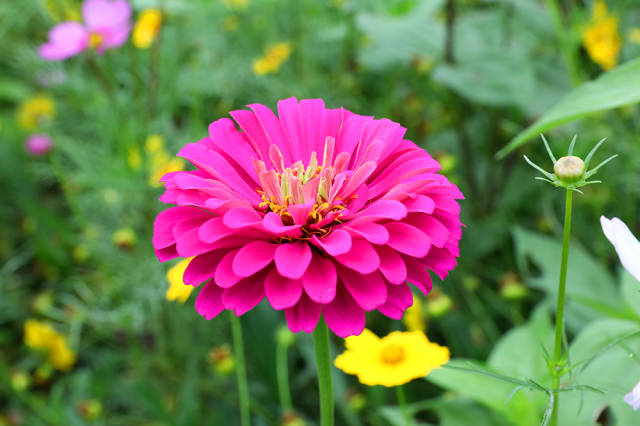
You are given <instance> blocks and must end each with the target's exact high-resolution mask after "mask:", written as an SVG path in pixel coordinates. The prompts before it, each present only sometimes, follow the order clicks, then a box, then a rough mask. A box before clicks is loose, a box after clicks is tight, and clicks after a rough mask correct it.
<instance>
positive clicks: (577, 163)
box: [553, 155, 585, 182]
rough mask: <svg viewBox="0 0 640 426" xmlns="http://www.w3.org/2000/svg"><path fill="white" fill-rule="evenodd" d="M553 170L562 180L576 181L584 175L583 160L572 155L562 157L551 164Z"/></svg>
mask: <svg viewBox="0 0 640 426" xmlns="http://www.w3.org/2000/svg"><path fill="white" fill-rule="evenodd" d="M553 171H554V172H555V174H556V176H557V177H558V179H560V180H562V181H564V182H577V181H579V180H580V178H581V177H582V176H583V175H584V171H585V170H584V161H582V160H581V159H580V158H578V157H575V156H573V155H569V156H567V157H562V158H560V159H559V160H558V161H556V164H554V165H553Z"/></svg>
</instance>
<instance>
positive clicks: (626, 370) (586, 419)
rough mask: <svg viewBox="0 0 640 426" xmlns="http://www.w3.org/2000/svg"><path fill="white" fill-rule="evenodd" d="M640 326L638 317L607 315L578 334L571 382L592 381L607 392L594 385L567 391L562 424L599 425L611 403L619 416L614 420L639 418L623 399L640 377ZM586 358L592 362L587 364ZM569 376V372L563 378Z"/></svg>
mask: <svg viewBox="0 0 640 426" xmlns="http://www.w3.org/2000/svg"><path fill="white" fill-rule="evenodd" d="M639 328H640V327H639V324H638V322H636V321H628V320H620V319H613V318H603V319H599V320H596V321H594V322H592V323H591V324H589V325H587V326H586V327H585V328H584V329H583V330H582V331H581V332H580V333H579V334H578V335H577V336H576V338H575V339H574V341H573V342H572V344H571V347H570V349H569V352H570V355H571V359H572V360H574V361H576V364H577V365H578V367H577V368H575V369H574V371H573V372H572V374H573V377H572V380H571V385H573V386H575V387H578V386H583V385H588V386H589V388H595V389H596V390H602V391H604V392H603V393H601V392H592V391H591V390H592V389H588V391H587V392H583V391H580V390H578V391H575V392H563V393H562V394H561V395H560V400H561V404H560V406H561V408H560V418H559V422H558V424H562V425H568V426H573V425H576V426H583V425H595V424H596V423H595V419H596V418H597V417H598V415H599V413H600V411H601V410H603V409H604V407H607V406H608V407H609V409H610V410H611V413H612V414H613V417H614V418H615V421H613V422H612V424H619V425H626V424H635V423H636V422H637V416H636V417H634V418H635V419H636V420H631V417H629V416H631V415H633V414H637V413H634V411H633V410H632V409H631V407H629V406H628V405H627V404H625V403H624V402H623V396H624V395H625V394H626V393H627V392H629V391H631V389H632V388H633V386H634V385H635V384H636V383H637V382H638V381H639V380H640V360H639V359H638V358H637V354H638V353H640V335H638V333H637V332H638V330H639ZM634 334H635V335H634ZM594 355H595V357H594ZM584 360H590V362H589V363H588V364H585V363H583V362H582V361H584ZM583 367H584V370H582V368H583ZM567 379H568V377H567V376H565V377H564V378H563V381H566V380H567Z"/></svg>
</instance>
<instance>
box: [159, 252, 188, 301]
mask: <svg viewBox="0 0 640 426" xmlns="http://www.w3.org/2000/svg"><path fill="white" fill-rule="evenodd" d="M191 259H193V257H189V258H186V259H183V260H181V261H180V262H178V263H176V265H175V266H174V267H173V268H171V269H169V270H168V271H167V281H169V288H168V289H167V293H166V295H165V296H166V298H167V300H168V301H170V302H172V301H174V300H177V301H178V302H180V303H184V302H186V301H187V299H188V298H189V296H190V295H191V292H192V291H193V286H190V285H187V284H185V283H184V281H183V277H184V271H185V270H186V269H187V266H189V262H191Z"/></svg>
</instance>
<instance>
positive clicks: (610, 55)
mask: <svg viewBox="0 0 640 426" xmlns="http://www.w3.org/2000/svg"><path fill="white" fill-rule="evenodd" d="M582 44H583V45H584V47H585V49H586V50H587V53H588V54H589V57H590V58H591V60H592V61H593V62H595V63H597V64H598V65H600V67H602V69H604V70H609V69H611V68H613V67H615V66H616V65H617V64H618V54H619V53H620V45H621V41H620V35H619V34H618V18H617V17H616V16H613V15H610V14H609V12H608V11H607V4H606V3H605V2H604V1H603V0H598V1H596V3H595V5H594V7H593V12H592V14H591V21H590V23H589V27H588V28H587V29H586V30H585V31H584V32H583V33H582Z"/></svg>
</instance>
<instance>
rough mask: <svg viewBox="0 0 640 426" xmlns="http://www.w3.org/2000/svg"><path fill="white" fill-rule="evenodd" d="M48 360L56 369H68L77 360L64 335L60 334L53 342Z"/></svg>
mask: <svg viewBox="0 0 640 426" xmlns="http://www.w3.org/2000/svg"><path fill="white" fill-rule="evenodd" d="M47 360H48V361H49V364H51V365H52V366H53V368H55V369H56V370H60V371H68V370H69V369H70V368H71V366H73V364H74V363H75V362H76V354H75V352H73V351H72V350H71V349H70V348H69V346H68V345H67V340H66V339H65V338H64V336H61V335H58V336H57V337H56V338H55V339H54V340H53V341H52V342H51V346H50V347H49V358H48V359H47Z"/></svg>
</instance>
